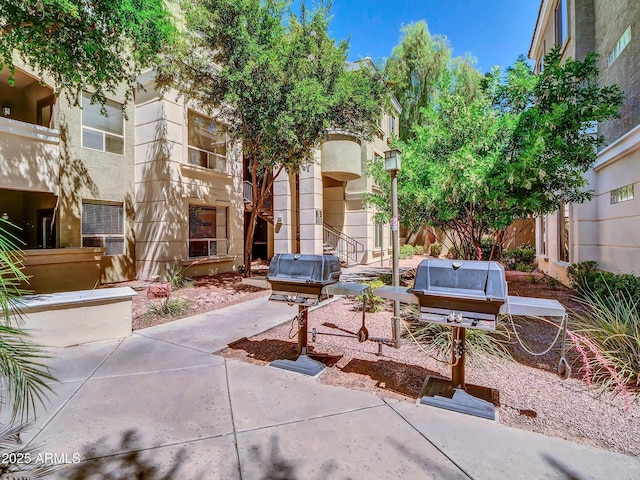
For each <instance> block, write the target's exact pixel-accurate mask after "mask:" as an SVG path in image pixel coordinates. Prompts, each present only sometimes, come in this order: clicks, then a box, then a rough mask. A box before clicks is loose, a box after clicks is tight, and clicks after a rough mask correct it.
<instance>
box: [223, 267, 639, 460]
mask: <svg viewBox="0 0 640 480" xmlns="http://www.w3.org/2000/svg"><path fill="white" fill-rule="evenodd" d="M516 277H517V276H516ZM525 278H526V279H525ZM521 283H522V284H523V285H521V290H522V291H524V290H526V289H527V288H529V287H528V285H529V284H531V285H535V284H532V283H531V281H530V280H529V277H522V278H519V279H518V278H516V279H515V280H513V279H512V281H511V282H510V287H509V289H510V290H509V291H510V293H513V292H514V289H515V288H517V287H518V285H519V284H521ZM534 288H536V287H534ZM563 288H564V287H561V288H555V289H549V290H551V291H550V292H546V295H545V296H564V297H567V295H568V294H567V292H569V291H568V289H564V290H563ZM543 290H544V287H543V286H542V285H538V287H537V291H538V293H540V291H542V293H543V294H544V293H545V292H544V291H543ZM528 293H529V294H530V292H528ZM538 296H543V295H538ZM567 300H568V299H567V298H565V301H567ZM359 305H360V303H359V302H355V301H354V300H353V299H347V298H343V299H339V300H337V301H330V302H324V304H322V305H321V306H320V308H317V309H315V310H313V311H311V312H310V314H309V331H310V332H312V330H313V329H316V331H317V332H322V333H338V334H347V335H349V334H355V333H356V332H357V331H358V329H359V328H360V326H361V321H362V320H361V315H362V314H361V311H358V310H357V309H358V308H359ZM390 324H391V312H390V308H388V309H387V311H385V312H381V313H374V314H367V316H366V327H367V329H368V330H369V335H370V337H387V338H388V337H390V336H391V327H390ZM516 324H517V325H519V326H520V327H521V328H522V330H521V335H522V337H523V338H524V340H525V341H526V342H529V346H530V347H531V348H532V349H533V350H534V351H541V350H543V349H544V347H545V346H546V345H548V343H549V342H550V341H551V340H552V339H553V337H554V331H553V327H552V326H548V325H547V324H544V323H542V322H540V321H536V320H526V321H522V320H520V319H516ZM295 333H296V326H295V325H292V323H290V322H287V323H286V324H284V325H281V326H279V327H276V328H273V329H271V330H269V331H267V332H264V333H263V334H260V335H257V336H255V337H252V338H250V339H248V340H243V341H240V342H237V343H235V344H233V345H231V346H230V348H228V349H226V350H225V351H223V352H222V354H223V355H224V356H227V357H230V358H237V359H241V360H244V361H248V362H252V363H257V364H266V363H268V362H270V361H272V360H275V359H277V358H281V357H282V356H283V355H284V354H286V353H287V352H290V351H291V350H293V349H294V348H295V346H296V344H297V343H296V337H295ZM290 337H293V338H290ZM309 345H310V347H311V349H312V350H313V352H314V353H318V354H323V355H327V356H329V357H330V358H329V361H327V362H326V363H328V364H329V365H331V366H330V368H327V369H326V371H325V372H324V373H323V374H322V375H321V376H320V377H319V381H320V382H322V383H326V384H330V385H339V386H343V387H346V388H352V389H357V390H364V391H368V392H372V393H375V394H376V395H379V396H382V397H392V398H397V399H401V400H405V401H408V402H415V401H416V399H417V397H418V394H419V392H420V390H421V387H422V384H423V382H424V379H425V377H426V376H427V375H430V374H431V375H434V374H435V375H439V376H444V377H447V378H450V374H451V369H450V367H448V366H447V365H443V364H441V363H438V362H437V361H435V360H433V359H432V358H430V357H428V356H427V355H426V354H425V353H423V352H422V351H420V350H419V348H417V347H416V345H415V344H414V343H413V342H412V341H411V340H410V339H408V340H406V341H405V342H404V344H403V345H402V346H401V347H400V348H399V349H395V348H392V347H388V346H383V355H382V356H378V355H377V352H378V344H377V343H376V342H373V341H367V342H365V343H359V342H358V341H357V339H355V338H346V337H337V336H325V335H317V337H316V340H315V342H314V341H312V334H311V333H310V334H309ZM511 350H512V352H513V355H514V358H515V360H502V359H499V358H494V357H486V358H475V359H470V358H469V357H467V365H466V367H467V368H466V381H467V384H475V385H481V386H486V387H491V388H495V389H497V390H498V391H499V406H498V414H499V419H500V423H502V424H504V425H509V426H512V427H517V428H523V429H526V430H531V431H535V432H539V433H543V434H545V435H550V436H555V437H560V438H565V439H568V440H572V441H576V442H579V443H583V444H586V445H591V446H596V447H600V448H605V449H608V450H612V451H616V452H621V453H625V454H628V455H640V405H639V404H638V402H637V401H636V403H634V404H633V406H632V409H631V411H630V412H627V411H625V403H624V401H623V399H622V398H621V397H620V396H612V395H611V394H606V395H598V392H597V391H596V390H595V389H594V387H590V386H587V385H586V384H585V383H584V382H583V381H582V379H581V378H580V373H579V372H578V371H577V370H578V369H579V366H578V365H577V364H576V365H575V367H574V370H576V371H574V375H573V377H572V378H570V379H568V380H562V379H560V378H559V376H558V375H557V374H556V373H555V371H556V366H557V361H558V358H559V348H555V349H554V350H552V351H551V352H550V353H549V354H548V355H546V356H544V357H536V358H531V357H530V356H529V355H528V354H526V353H525V352H524V351H523V350H522V349H521V348H520V347H513V348H512V349H511ZM425 408H427V407H425Z"/></svg>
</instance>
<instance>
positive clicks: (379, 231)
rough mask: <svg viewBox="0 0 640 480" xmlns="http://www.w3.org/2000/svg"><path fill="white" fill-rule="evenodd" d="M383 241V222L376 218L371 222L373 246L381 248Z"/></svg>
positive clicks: (377, 248)
mask: <svg viewBox="0 0 640 480" xmlns="http://www.w3.org/2000/svg"><path fill="white" fill-rule="evenodd" d="M383 243H384V224H383V223H382V221H380V220H378V221H376V222H374V223H373V248H374V249H375V250H381V249H382V244H383Z"/></svg>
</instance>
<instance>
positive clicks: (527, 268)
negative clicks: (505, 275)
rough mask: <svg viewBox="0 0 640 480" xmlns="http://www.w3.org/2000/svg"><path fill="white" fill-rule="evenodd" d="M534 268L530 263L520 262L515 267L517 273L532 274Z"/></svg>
mask: <svg viewBox="0 0 640 480" xmlns="http://www.w3.org/2000/svg"><path fill="white" fill-rule="evenodd" d="M534 269H535V267H534V266H533V265H532V264H530V263H524V262H520V263H518V264H517V265H516V270H517V271H518V272H533V270H534Z"/></svg>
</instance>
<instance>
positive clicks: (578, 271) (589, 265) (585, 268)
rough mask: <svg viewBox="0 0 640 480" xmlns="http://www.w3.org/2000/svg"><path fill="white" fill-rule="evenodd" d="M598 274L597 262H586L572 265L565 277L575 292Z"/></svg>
mask: <svg viewBox="0 0 640 480" xmlns="http://www.w3.org/2000/svg"><path fill="white" fill-rule="evenodd" d="M597 272H598V262H595V261H593V260H588V261H586V262H579V263H572V264H571V265H569V267H568V268H567V275H568V276H569V280H571V286H572V287H573V288H575V289H576V290H580V289H583V288H584V287H586V286H587V282H588V280H587V279H588V278H589V277H591V276H593V275H594V274H596V273H597Z"/></svg>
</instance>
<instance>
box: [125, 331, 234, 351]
mask: <svg viewBox="0 0 640 480" xmlns="http://www.w3.org/2000/svg"><path fill="white" fill-rule="evenodd" d="M133 335H138V336H140V337H143V338H146V339H148V340H155V341H156V342H162V343H167V344H169V345H173V346H175V347H182V348H187V349H189V350H193V351H194V352H200V353H206V354H207V355H215V353H216V352H215V351H214V352H211V351H208V350H201V349H199V348H195V347H190V346H189V345H182V344H181V343H175V342H170V341H169V340H163V339H161V338H156V337H150V336H149V335H143V334H142V333H138V332H133ZM225 348H226V347H225ZM216 351H217V350H216Z"/></svg>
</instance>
